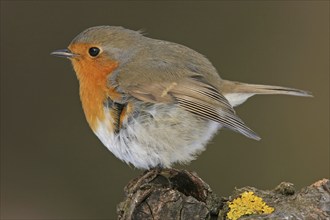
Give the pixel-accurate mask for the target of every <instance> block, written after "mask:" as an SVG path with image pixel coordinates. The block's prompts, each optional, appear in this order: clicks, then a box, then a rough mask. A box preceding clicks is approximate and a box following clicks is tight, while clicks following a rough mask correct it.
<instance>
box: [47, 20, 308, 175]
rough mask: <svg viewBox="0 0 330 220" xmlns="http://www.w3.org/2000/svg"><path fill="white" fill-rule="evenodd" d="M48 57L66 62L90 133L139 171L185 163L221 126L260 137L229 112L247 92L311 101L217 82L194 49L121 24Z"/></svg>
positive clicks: (277, 89)
mask: <svg viewBox="0 0 330 220" xmlns="http://www.w3.org/2000/svg"><path fill="white" fill-rule="evenodd" d="M51 55H54V56H58V57H64V58H68V59H69V60H70V61H71V63H72V65H73V69H74V71H75V73H76V76H77V79H78V81H79V94H80V100H81V103H82V108H83V111H84V113H85V117H86V120H87V122H88V124H89V126H90V127H91V129H92V130H93V132H94V133H95V134H96V136H97V137H98V138H99V139H100V141H101V142H102V143H103V144H104V145H105V146H106V147H107V148H108V149H109V150H110V151H111V152H112V153H113V154H114V155H115V156H116V157H117V158H119V159H120V160H122V161H124V162H125V163H127V164H129V165H133V166H134V167H136V168H138V169H142V170H149V169H153V168H170V167H172V166H173V165H174V164H188V163H189V162H191V161H192V160H194V159H196V157H197V156H198V155H199V154H200V153H201V152H202V151H204V150H205V148H206V145H207V143H208V141H210V140H211V139H212V138H213V137H214V135H215V134H216V133H217V131H218V130H219V129H221V128H226V129H230V130H232V131H235V132H238V133H240V134H242V135H244V136H246V137H248V138H251V139H254V140H260V137H259V135H258V134H256V133H255V132H254V131H253V130H252V129H250V128H249V127H248V126H247V125H246V124H245V123H244V122H243V121H242V119H241V118H240V117H239V116H238V115H237V114H236V112H235V110H234V107H236V106H238V105H240V104H242V103H243V102H245V101H246V100H247V99H248V98H250V97H251V96H253V95H259V94H282V95H293V96H303V97H311V96H312V94H311V93H310V92H308V91H303V90H299V89H293V88H287V87H282V86H271V85H258V84H249V83H241V82H237V81H230V80H225V79H222V78H221V77H220V76H219V74H218V72H217V70H216V68H215V67H214V66H213V65H212V63H211V62H210V61H209V60H208V59H207V58H206V57H205V56H204V55H202V54H200V53H199V52H197V51H195V50H193V49H190V48H188V47H186V46H184V45H181V44H177V43H172V42H169V41H164V40H159V39H153V38H149V37H147V36H145V34H144V33H142V32H141V31H135V30H130V29H126V28H124V27H121V26H107V25H103V26H95V27H90V28H88V29H86V30H84V31H82V32H81V33H80V34H78V35H77V36H76V37H75V38H74V39H73V40H72V41H71V43H70V44H69V46H68V47H67V48H66V49H60V50H55V51H53V52H52V53H51Z"/></svg>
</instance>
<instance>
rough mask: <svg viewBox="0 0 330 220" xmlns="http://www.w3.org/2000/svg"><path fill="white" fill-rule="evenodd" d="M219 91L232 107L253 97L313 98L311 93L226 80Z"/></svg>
mask: <svg viewBox="0 0 330 220" xmlns="http://www.w3.org/2000/svg"><path fill="white" fill-rule="evenodd" d="M220 91H221V92H222V94H223V95H224V96H225V97H226V99H227V100H228V101H229V103H230V104H231V105H232V106H233V107H235V106H238V105H240V104H242V103H243V102H245V101H246V100H247V99H248V98H249V97H251V96H253V95H272V94H275V95H276V94H279V95H293V96H302V97H313V95H312V93H311V92H308V91H304V90H300V89H294V88H288V87H283V86H271V85H257V84H248V83H240V82H233V81H228V80H223V82H222V84H221V86H220Z"/></svg>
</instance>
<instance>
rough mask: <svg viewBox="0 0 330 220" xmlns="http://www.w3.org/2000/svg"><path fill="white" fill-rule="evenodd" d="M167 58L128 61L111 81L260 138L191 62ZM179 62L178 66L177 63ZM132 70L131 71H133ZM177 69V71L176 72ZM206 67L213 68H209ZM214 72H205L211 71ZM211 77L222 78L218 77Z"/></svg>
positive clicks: (147, 99) (136, 94) (137, 94)
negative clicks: (192, 66)
mask: <svg viewBox="0 0 330 220" xmlns="http://www.w3.org/2000/svg"><path fill="white" fill-rule="evenodd" d="M175 62H177V61H174V60H170V61H169V60H167V61H166V62H165V61H164V62H162V66H161V67H159V66H157V63H159V61H158V62H155V59H151V60H149V62H146V61H145V62H143V63H148V65H147V66H141V65H140V64H139V63H140V62H137V63H130V64H127V65H130V66H126V68H125V67H124V68H122V69H118V70H117V72H116V73H115V74H113V75H112V76H110V78H109V80H110V82H109V83H110V84H111V85H112V86H114V87H115V88H117V90H118V91H119V92H122V93H125V95H127V94H129V95H130V96H132V97H134V98H136V99H139V100H141V101H144V102H151V103H173V104H175V103H176V104H178V105H179V106H180V107H181V108H183V109H185V110H187V111H189V112H191V113H193V114H195V115H198V116H199V117H201V118H204V119H208V120H212V121H215V122H218V123H219V124H221V125H222V126H224V127H226V128H229V129H231V130H234V131H236V132H239V133H241V134H243V135H245V136H247V137H249V138H252V139H256V140H259V139H260V137H259V136H258V135H257V134H256V133H255V132H253V131H252V130H251V129H250V128H248V127H247V126H246V125H245V124H244V122H243V121H242V120H241V119H240V118H239V117H238V116H237V115H236V113H235V111H234V109H233V107H232V106H231V105H230V104H229V102H228V100H227V99H226V98H225V97H224V96H223V95H222V94H221V93H220V91H219V90H218V89H217V88H216V87H215V86H213V85H212V82H209V81H207V80H206V79H205V78H204V77H203V75H204V73H198V71H196V68H194V69H193V70H194V71H192V68H186V67H187V66H189V67H191V65H182V63H175ZM180 65H181V66H180ZM132 70H134V71H132ZM179 71H180V72H179ZM208 71H215V70H214V69H212V68H210V70H208ZM212 74H214V73H208V75H212ZM156 75H157V76H156ZM214 80H221V79H220V77H218V78H216V76H215V78H214Z"/></svg>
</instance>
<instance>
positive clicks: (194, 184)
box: [117, 169, 330, 220]
mask: <svg viewBox="0 0 330 220" xmlns="http://www.w3.org/2000/svg"><path fill="white" fill-rule="evenodd" d="M124 190H125V194H126V198H125V199H124V201H123V202H121V203H120V204H119V205H118V207H117V212H118V219H120V220H123V219H133V220H139V219H141V220H142V219H143V220H149V219H150V220H151V219H152V220H154V219H160V220H161V219H180V220H185V219H187V220H191V219H228V218H227V213H228V211H229V210H230V208H229V203H230V202H231V201H233V200H234V199H235V198H239V197H240V196H241V195H242V193H243V192H247V191H249V192H253V193H254V195H256V196H258V197H261V198H262V199H263V201H264V202H265V203H266V204H267V205H268V206H270V207H273V208H274V212H272V213H271V214H267V215H265V214H253V215H244V216H242V217H240V218H239V219H279V220H280V219H283V220H284V219H329V218H330V181H329V180H328V179H323V180H320V181H317V182H316V183H314V184H312V185H310V186H307V187H305V188H303V189H302V190H300V191H299V192H296V190H295V188H294V186H293V184H292V183H286V182H283V183H281V184H279V185H278V186H277V187H276V188H274V189H272V190H260V189H256V188H254V187H243V188H240V189H235V191H234V192H233V194H232V196H230V197H229V198H223V197H219V196H217V195H216V194H215V193H213V192H212V190H211V188H210V187H209V185H208V184H207V183H205V182H204V181H203V180H202V179H201V178H199V177H198V176H197V174H196V173H194V172H189V171H186V170H177V169H154V170H150V171H147V172H145V173H144V174H142V175H141V176H139V177H137V178H135V179H133V180H131V181H130V182H129V183H128V185H127V186H126V187H125V189H124Z"/></svg>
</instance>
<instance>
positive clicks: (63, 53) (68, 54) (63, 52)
mask: <svg viewBox="0 0 330 220" xmlns="http://www.w3.org/2000/svg"><path fill="white" fill-rule="evenodd" d="M50 55H54V56H57V57H64V58H73V57H75V56H77V54H74V53H72V52H71V51H70V50H69V49H60V50H55V51H53V52H51V53H50Z"/></svg>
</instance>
